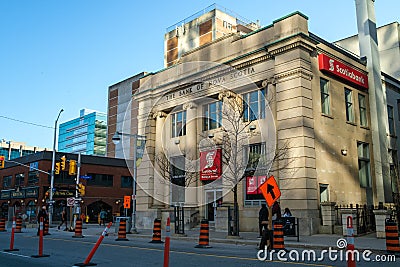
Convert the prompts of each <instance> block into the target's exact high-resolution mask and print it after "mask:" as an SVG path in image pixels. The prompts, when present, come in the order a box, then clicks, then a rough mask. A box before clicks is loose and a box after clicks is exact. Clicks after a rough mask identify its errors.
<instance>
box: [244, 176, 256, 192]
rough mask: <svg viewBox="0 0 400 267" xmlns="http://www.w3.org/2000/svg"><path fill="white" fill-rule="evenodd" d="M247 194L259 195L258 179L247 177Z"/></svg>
mask: <svg viewBox="0 0 400 267" xmlns="http://www.w3.org/2000/svg"><path fill="white" fill-rule="evenodd" d="M246 179H247V194H248V195H255V194H258V192H257V191H258V186H257V177H256V176H252V177H247V178H246Z"/></svg>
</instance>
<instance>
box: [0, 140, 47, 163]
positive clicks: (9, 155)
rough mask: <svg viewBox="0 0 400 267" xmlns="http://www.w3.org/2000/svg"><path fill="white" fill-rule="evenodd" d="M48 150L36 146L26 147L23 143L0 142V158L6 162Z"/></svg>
mask: <svg viewBox="0 0 400 267" xmlns="http://www.w3.org/2000/svg"><path fill="white" fill-rule="evenodd" d="M43 150H50V149H46V148H40V147H37V146H27V145H26V144H25V143H23V142H16V141H6V140H4V139H2V140H0V156H4V157H5V159H6V160H12V159H16V158H19V157H23V156H27V155H30V154H33V153H36V152H39V151H43Z"/></svg>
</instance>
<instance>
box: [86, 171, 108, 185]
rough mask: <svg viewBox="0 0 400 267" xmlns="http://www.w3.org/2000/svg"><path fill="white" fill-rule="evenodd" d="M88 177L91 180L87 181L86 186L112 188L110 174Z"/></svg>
mask: <svg viewBox="0 0 400 267" xmlns="http://www.w3.org/2000/svg"><path fill="white" fill-rule="evenodd" d="M88 176H92V179H88V180H87V185H97V186H107V187H112V186H113V180H114V176H112V175H110V174H94V173H89V174H88Z"/></svg>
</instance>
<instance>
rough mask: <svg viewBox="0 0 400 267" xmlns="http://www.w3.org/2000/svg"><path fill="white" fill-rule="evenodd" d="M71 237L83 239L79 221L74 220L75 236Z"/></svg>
mask: <svg viewBox="0 0 400 267" xmlns="http://www.w3.org/2000/svg"><path fill="white" fill-rule="evenodd" d="M72 237H75V238H83V237H84V236H83V235H82V221H81V220H76V223H75V235H73V236H72Z"/></svg>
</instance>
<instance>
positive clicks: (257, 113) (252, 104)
mask: <svg viewBox="0 0 400 267" xmlns="http://www.w3.org/2000/svg"><path fill="white" fill-rule="evenodd" d="M265 95H266V89H265V88H264V89H261V90H257V91H253V92H250V93H246V94H244V95H243V121H254V120H259V119H264V118H265Z"/></svg>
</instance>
